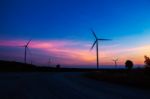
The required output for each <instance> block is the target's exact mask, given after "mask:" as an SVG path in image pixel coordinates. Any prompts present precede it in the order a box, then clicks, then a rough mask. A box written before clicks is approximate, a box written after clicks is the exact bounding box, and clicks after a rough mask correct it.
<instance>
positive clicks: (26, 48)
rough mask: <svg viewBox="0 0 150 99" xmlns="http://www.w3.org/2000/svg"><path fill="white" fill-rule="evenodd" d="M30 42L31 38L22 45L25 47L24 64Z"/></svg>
mask: <svg viewBox="0 0 150 99" xmlns="http://www.w3.org/2000/svg"><path fill="white" fill-rule="evenodd" d="M30 42H31V39H30V40H29V41H28V42H27V43H26V45H24V46H22V47H24V48H25V52H24V63H25V64H26V62H27V50H29V47H28V46H29V44H30ZM29 52H30V50H29Z"/></svg>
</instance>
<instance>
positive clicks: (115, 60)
mask: <svg viewBox="0 0 150 99" xmlns="http://www.w3.org/2000/svg"><path fill="white" fill-rule="evenodd" d="M113 61H114V63H115V67H117V61H118V58H116V59H113Z"/></svg>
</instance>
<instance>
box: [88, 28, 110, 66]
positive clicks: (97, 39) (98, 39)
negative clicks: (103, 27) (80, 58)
mask: <svg viewBox="0 0 150 99" xmlns="http://www.w3.org/2000/svg"><path fill="white" fill-rule="evenodd" d="M91 32H92V33H93V35H94V37H95V42H94V43H93V45H92V47H91V50H92V49H93V48H94V46H95V44H96V56H97V69H99V56H98V41H108V40H110V39H102V38H98V37H97V36H96V34H95V32H94V30H93V29H91Z"/></svg>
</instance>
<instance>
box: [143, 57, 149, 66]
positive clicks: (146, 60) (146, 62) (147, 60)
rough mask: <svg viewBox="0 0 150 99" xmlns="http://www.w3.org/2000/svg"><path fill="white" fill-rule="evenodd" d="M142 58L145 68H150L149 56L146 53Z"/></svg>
mask: <svg viewBox="0 0 150 99" xmlns="http://www.w3.org/2000/svg"><path fill="white" fill-rule="evenodd" d="M144 58H145V61H144V63H145V68H150V58H149V57H148V56H146V55H145V56H144Z"/></svg>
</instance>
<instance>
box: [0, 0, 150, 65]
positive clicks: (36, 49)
mask: <svg viewBox="0 0 150 99" xmlns="http://www.w3.org/2000/svg"><path fill="white" fill-rule="evenodd" d="M149 5H150V1H149V0H1V1H0V13H1V14H0V60H10V61H19V62H23V61H24V60H23V59H24V48H23V47H21V46H23V45H25V44H26V42H28V40H30V39H31V38H32V41H31V43H30V44H29V49H30V52H31V54H30V53H29V51H28V53H27V61H28V63H31V61H32V63H33V64H36V65H48V61H49V60H50V62H51V64H54V65H55V64H61V65H63V66H74V67H75V66H82V67H86V66H96V52H95V48H94V49H93V50H92V51H90V48H91V46H92V44H93V42H94V40H95V38H94V36H93V35H92V33H91V31H90V29H91V28H93V29H94V31H95V33H96V35H97V36H98V37H99V38H107V39H112V41H102V42H99V56H100V65H114V62H113V61H112V60H113V59H114V58H119V61H118V64H119V65H123V64H124V63H125V61H126V60H127V59H130V60H132V61H133V62H134V64H137V65H138V64H144V55H147V56H150V6H149Z"/></svg>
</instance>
